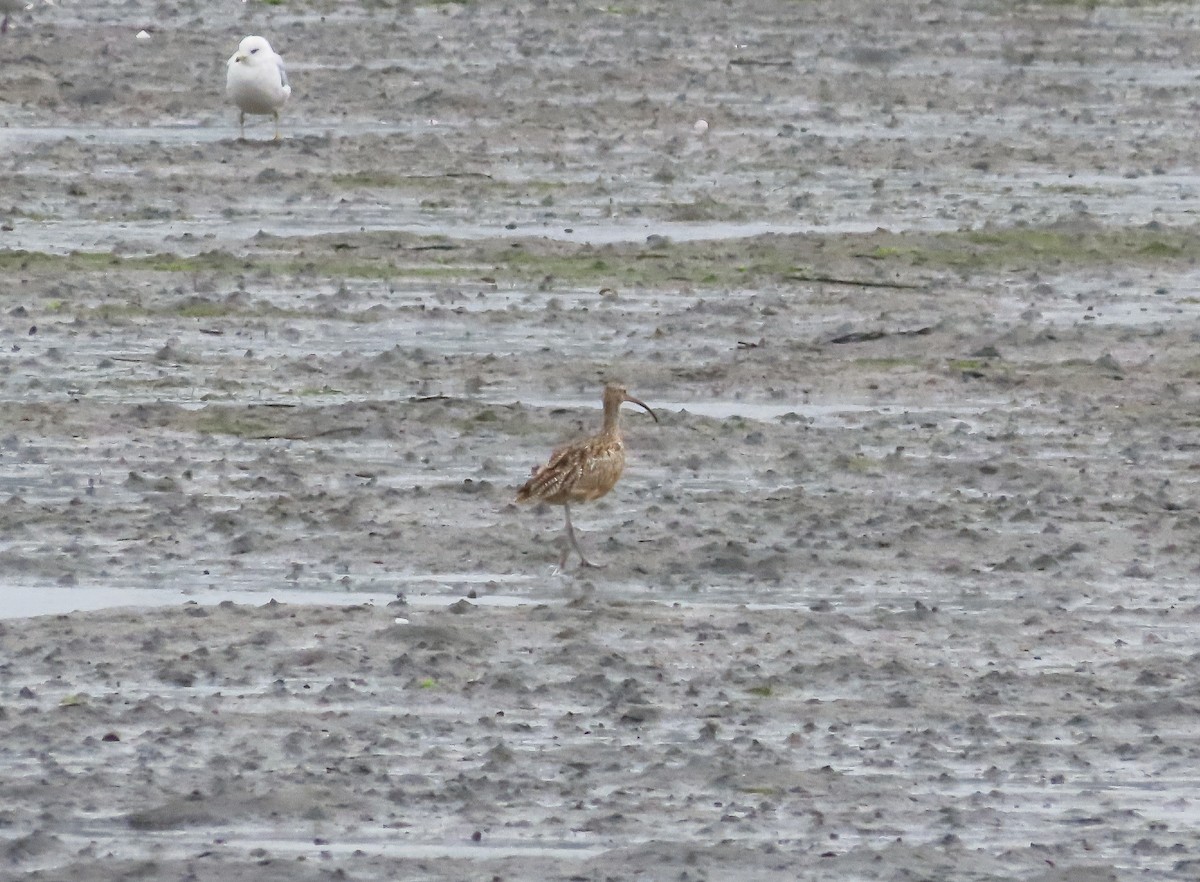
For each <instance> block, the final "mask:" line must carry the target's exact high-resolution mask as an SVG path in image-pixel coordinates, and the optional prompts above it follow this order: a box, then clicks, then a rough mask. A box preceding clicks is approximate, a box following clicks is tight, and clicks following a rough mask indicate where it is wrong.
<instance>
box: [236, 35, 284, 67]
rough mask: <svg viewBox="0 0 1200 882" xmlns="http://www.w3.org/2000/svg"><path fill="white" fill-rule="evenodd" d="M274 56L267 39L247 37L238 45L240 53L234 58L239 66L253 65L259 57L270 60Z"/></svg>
mask: <svg viewBox="0 0 1200 882" xmlns="http://www.w3.org/2000/svg"><path fill="white" fill-rule="evenodd" d="M274 54H275V53H274V52H272V51H271V44H270V43H268V42H267V38H266V37H246V38H245V39H244V40H242V42H241V43H240V44H239V45H238V51H237V54H236V55H234V56H233V60H234V61H236V62H238V63H239V64H247V63H253V62H254V61H255V60H256V58H258V57H261V58H269V57H270V56H272V55H274Z"/></svg>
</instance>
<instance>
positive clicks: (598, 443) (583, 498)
mask: <svg viewBox="0 0 1200 882" xmlns="http://www.w3.org/2000/svg"><path fill="white" fill-rule="evenodd" d="M626 401H628V402H629V403H630V404H636V405H637V406H638V407H641V408H643V409H644V410H645V411H646V412H647V413H648V414H650V416H652V417H654V421H655V422H656V423H657V422H658V416H657V415H656V414H655V413H654V411H652V410H651V409H650V408H649V406H648V405H647V404H646V403H645V402H644V401H639V400H638V399H636V398H634V397H633V396H632V395H630V394H629V392H628V391H626V389H625V387H624V386H620V385H617V384H616V383H609V384H608V385H607V386H605V387H604V426H603V428H601V429H600V431H599V433H597V434H595V435H593V436H592V437H590V438H585V439H584V440H582V441H577V442H575V443H574V444H568V445H567V446H566V447H560V448H559V449H558V450H555V451H554V452H553V453H552V454H550V461H549V462H548V463H546V464H545V465H544V466H536V467H535V468H534V470H533V477H531V478H530V479H529V480H528V481H526V482H525V486H523V487H522V488H521V489H520V490H518V491H517V502H526V501H528V500H537V501H539V502H547V503H549V504H550V505H561V506H562V507H563V511H564V512H565V514H566V519H567V541H568V543H569V544H568V545H567V547H566V548H564V549H563V553H562V557H560V558H559V560H558V567H559V569H562V568H563V567H564V566H565V565H566V563H567V557H568V556H569V555H570V553H571V549H574V550H575V553H576V554H578V555H579V560H580V562H581V563H582V564H583V566H585V567H595V566H599V564H594V563H592V562H591V561H589V560H588V559H587V558H586V557H584V556H583V552H582V551H581V550H580V549H579V543H578V542H576V541H575V529H574V528H573V527H572V526H571V503H572V502H591V501H592V500H593V499H599V498H600V497H601V496H603V495H605V494H606V493H608V491H609V490H611V489H612V488H613V487H614V486H615V485H616V483H617V481H618V480H619V479H620V477H621V472H623V471H624V470H625V442H624V440H622V438H621V405H622V404H624V403H625V402H626Z"/></svg>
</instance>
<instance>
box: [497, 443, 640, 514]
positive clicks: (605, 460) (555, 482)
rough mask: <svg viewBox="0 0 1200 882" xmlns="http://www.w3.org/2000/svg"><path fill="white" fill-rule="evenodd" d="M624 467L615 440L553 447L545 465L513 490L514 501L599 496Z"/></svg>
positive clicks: (559, 501) (584, 499)
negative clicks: (515, 490) (515, 498)
mask: <svg viewBox="0 0 1200 882" xmlns="http://www.w3.org/2000/svg"><path fill="white" fill-rule="evenodd" d="M624 468H625V449H624V446H623V445H622V444H621V442H620V440H617V439H604V440H603V441H600V440H599V439H595V438H593V439H591V440H590V441H587V442H585V443H583V444H572V445H569V446H567V447H563V448H560V449H559V450H556V451H555V452H554V453H553V454H552V455H551V457H550V461H549V462H548V463H546V465H544V466H541V467H540V468H537V469H535V470H534V473H533V476H532V477H531V478H530V479H529V480H528V481H526V482H525V485H524V486H523V487H521V489H520V490H518V491H517V502H524V501H525V500H528V499H540V500H542V501H543V502H549V503H551V504H554V505H561V504H562V503H564V502H587V501H590V500H592V499H599V498H600V497H601V496H603V495H604V494H605V493H607V492H608V491H609V490H611V489H612V488H613V485H614V484H616V483H617V479H618V478H620V477H621V472H622V470H623V469H624Z"/></svg>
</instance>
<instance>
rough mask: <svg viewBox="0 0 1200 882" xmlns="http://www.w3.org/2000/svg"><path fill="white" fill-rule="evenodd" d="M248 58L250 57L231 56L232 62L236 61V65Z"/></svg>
mask: <svg viewBox="0 0 1200 882" xmlns="http://www.w3.org/2000/svg"><path fill="white" fill-rule="evenodd" d="M249 57H250V56H248V55H235V56H233V60H234V61H236V62H237V63H238V64H241V63H242V62H243V61H245V60H246V59H247V58H249Z"/></svg>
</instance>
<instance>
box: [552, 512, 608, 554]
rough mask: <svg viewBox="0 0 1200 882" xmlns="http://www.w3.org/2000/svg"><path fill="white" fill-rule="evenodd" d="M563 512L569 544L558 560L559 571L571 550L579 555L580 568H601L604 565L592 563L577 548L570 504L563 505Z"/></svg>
mask: <svg viewBox="0 0 1200 882" xmlns="http://www.w3.org/2000/svg"><path fill="white" fill-rule="evenodd" d="M563 511H564V512H566V515H567V539H569V540H570V542H571V544H570V546H568V547H567V548H564V549H563V553H562V557H560V558H559V559H558V568H559V569H560V570H561V569H562V568H563V567H564V566H565V565H566V563H567V556H568V555H569V554H570V553H571V549H572V548H574V549H575V553H576V554H578V555H579V563H580V564H581V565H582V566H585V567H592V568H593V569H600V568H601V567H603V566H604V564H597V563H592V562H591V561H590V560H588V559H587V558H586V557H584V556H583V551H582V550H581V549H580V548H579V543H578V542H576V541H575V528H574V527H572V526H571V505H570V503H563Z"/></svg>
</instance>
